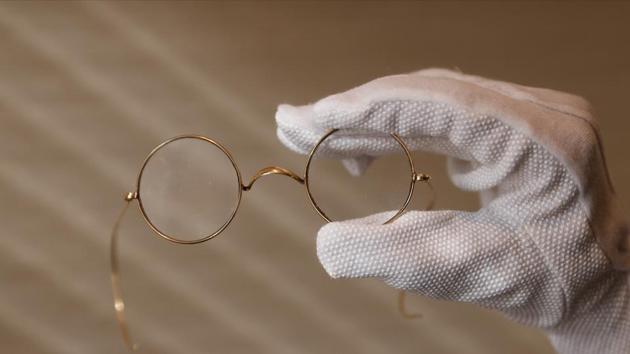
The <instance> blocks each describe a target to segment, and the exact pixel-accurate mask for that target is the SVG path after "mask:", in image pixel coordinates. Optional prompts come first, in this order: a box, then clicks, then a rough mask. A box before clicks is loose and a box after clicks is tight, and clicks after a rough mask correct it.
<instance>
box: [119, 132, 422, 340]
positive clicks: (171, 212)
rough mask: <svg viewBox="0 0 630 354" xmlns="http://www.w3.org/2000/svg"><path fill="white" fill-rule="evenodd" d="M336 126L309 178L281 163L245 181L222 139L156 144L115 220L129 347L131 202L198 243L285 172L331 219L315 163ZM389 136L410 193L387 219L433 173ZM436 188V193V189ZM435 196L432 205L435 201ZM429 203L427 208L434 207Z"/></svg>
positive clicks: (150, 219) (161, 226) (160, 227)
mask: <svg viewBox="0 0 630 354" xmlns="http://www.w3.org/2000/svg"><path fill="white" fill-rule="evenodd" d="M338 131H339V130H338V129H333V130H330V131H328V132H327V133H326V134H324V135H323V136H322V137H321V138H320V139H319V140H318V141H317V142H316V144H315V145H314V146H313V148H312V149H311V151H310V153H309V155H308V159H307V161H306V167H305V170H304V177H300V176H299V175H298V174H296V173H294V172H292V171H290V170H288V169H285V168H282V167H278V166H269V167H265V168H262V169H260V170H258V172H256V173H255V174H254V176H253V177H252V178H251V180H250V181H249V183H247V184H244V183H243V179H242V175H241V172H240V170H239V168H238V165H237V164H236V161H235V159H234V158H233V157H232V155H231V154H230V152H229V151H228V149H227V148H226V147H224V146H223V145H222V144H221V143H219V142H217V141H215V140H212V139H210V138H207V137H205V136H201V135H181V136H177V137H174V138H171V139H168V140H166V141H164V142H163V143H161V144H159V145H158V146H156V147H155V148H154V149H153V150H152V151H151V152H150V153H149V155H148V156H147V157H146V158H145V160H144V162H143V164H142V167H141V169H140V173H139V174H138V178H137V180H136V188H135V190H134V191H133V192H129V193H127V194H126V195H125V198H124V199H125V201H126V203H125V207H124V208H123V210H122V212H121V213H120V215H119V217H118V219H117V220H116V222H115V224H114V227H113V230H112V234H111V244H110V257H111V258H110V261H111V282H112V289H113V295H114V308H115V311H116V319H117V322H118V325H119V327H120V329H121V332H122V336H123V340H124V342H125V344H126V345H127V347H128V348H130V349H131V350H136V349H137V348H138V346H137V345H136V344H134V342H133V340H132V339H131V336H130V334H129V329H128V325H127V322H126V319H125V303H124V300H123V294H122V289H121V286H120V272H119V266H118V253H117V248H118V247H117V243H118V229H119V226H120V222H121V220H122V218H123V216H124V214H125V212H126V210H127V208H128V206H129V204H130V202H132V201H134V200H137V201H138V205H139V208H140V211H141V213H142V216H143V218H144V220H145V221H146V223H147V224H148V225H149V227H150V228H151V230H152V231H153V232H154V233H155V234H157V235H159V236H160V237H162V238H164V239H166V240H168V241H170V242H174V243H178V244H198V243H202V242H205V241H208V240H210V239H212V238H214V237H216V236H218V235H219V234H221V233H222V232H223V231H225V229H226V228H227V227H228V226H229V225H230V223H231V222H232V221H233V220H234V218H235V216H236V213H237V211H238V209H239V206H240V203H241V199H242V195H243V192H246V191H249V190H251V189H252V187H253V185H254V184H255V183H256V181H258V180H259V179H260V178H262V177H264V176H268V175H284V176H287V177H290V178H291V179H293V180H295V181H296V182H298V183H300V184H302V185H304V186H305V187H306V193H307V196H308V199H309V201H310V203H311V204H312V206H313V208H314V209H315V210H316V211H317V213H318V214H319V215H320V216H321V217H322V218H323V219H324V220H325V221H327V222H331V221H332V219H331V218H330V217H329V215H328V214H327V212H325V211H324V210H323V208H322V207H321V206H320V204H319V203H318V201H317V199H316V197H315V195H314V194H315V193H314V191H313V187H312V184H313V182H312V179H313V177H312V175H313V172H312V169H313V168H312V166H313V165H314V160H315V156H316V154H317V152H318V151H319V150H320V148H321V147H322V146H324V143H325V142H327V140H328V139H329V138H330V137H331V136H333V135H334V134H335V133H337V132H338ZM390 137H391V138H392V139H393V140H394V141H395V142H396V144H397V145H398V146H399V147H400V149H401V151H402V153H403V155H404V159H405V160H406V161H405V165H406V166H407V167H406V169H407V171H408V172H405V174H407V173H408V174H407V176H408V177H406V178H405V179H407V181H406V182H404V183H405V184H406V185H407V187H406V193H405V196H404V198H402V199H401V200H400V201H399V207H398V210H397V211H396V212H394V213H393V214H392V215H391V216H389V218H388V219H387V220H385V221H384V222H383V224H388V223H391V222H393V221H394V220H396V219H397V218H398V217H400V216H401V215H402V214H403V213H404V211H405V209H406V208H407V207H408V205H409V203H410V202H411V200H412V196H413V192H414V188H415V184H416V182H425V183H426V184H427V185H428V186H429V187H431V184H430V183H429V180H430V177H429V176H428V175H426V174H422V173H417V172H416V170H415V167H414V164H413V160H412V158H411V154H410V152H409V149H408V147H407V146H406V144H405V143H404V141H403V140H402V138H401V137H400V136H398V135H397V134H394V133H391V134H390ZM430 189H431V193H433V189H432V188H430ZM433 200H434V198H433V196H432V201H431V206H432V204H433ZM431 206H430V207H428V208H427V209H430V208H431ZM404 296H405V295H404V292H401V293H400V296H399V311H400V312H401V314H402V315H403V317H405V318H414V317H417V316H416V315H412V314H408V313H407V311H406V310H405V307H404Z"/></svg>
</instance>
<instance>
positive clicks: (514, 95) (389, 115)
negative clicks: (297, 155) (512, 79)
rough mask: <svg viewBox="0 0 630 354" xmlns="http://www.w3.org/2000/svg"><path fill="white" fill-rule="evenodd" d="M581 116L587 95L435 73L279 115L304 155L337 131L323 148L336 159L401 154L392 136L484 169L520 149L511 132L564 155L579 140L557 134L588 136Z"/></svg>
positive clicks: (283, 134)
mask: <svg viewBox="0 0 630 354" xmlns="http://www.w3.org/2000/svg"><path fill="white" fill-rule="evenodd" d="M543 97H544V99H543ZM567 118H569V119H567ZM574 118H579V119H577V121H579V122H578V123H577V125H579V126H580V128H582V125H583V123H584V121H590V119H591V118H590V115H589V113H588V103H586V101H584V100H583V99H582V98H580V97H577V96H573V95H569V94H564V93H560V92H556V91H552V90H546V89H536V88H527V87H523V86H519V85H513V84H508V83H502V82H498V81H492V80H486V79H482V78H478V77H474V76H468V75H463V74H459V73H455V72H450V71H447V70H435V69H433V70H425V71H420V72H417V73H414V74H406V75H395V76H388V77H384V78H380V79H377V80H374V81H371V82H369V83H367V84H365V85H362V86H359V87H357V88H354V89H351V90H349V91H346V92H343V93H340V94H336V95H332V96H329V97H326V98H324V99H322V100H320V101H319V102H316V103H315V104H312V105H306V106H299V107H296V106H290V105H281V106H279V107H278V111H277V113H276V121H277V124H278V136H279V138H280V140H281V141H282V142H283V143H284V144H285V145H287V146H288V147H289V148H291V149H293V150H295V151H298V152H301V153H306V152H308V151H309V150H310V149H311V148H312V146H313V145H314V144H315V143H316V142H317V140H318V139H319V138H320V137H321V136H322V135H323V134H324V133H325V132H326V131H327V130H329V129H332V128H335V129H341V131H340V132H339V133H336V134H335V135H333V136H332V137H331V138H330V139H329V141H327V142H326V143H325V144H324V145H323V147H322V151H321V153H324V154H326V155H328V156H330V157H337V158H347V157H356V156H366V155H367V156H378V155H383V154H388V153H391V152H394V151H397V149H398V147H397V145H396V142H395V141H393V140H392V139H391V138H390V137H389V133H397V134H398V135H400V136H402V137H403V139H404V140H405V142H407V144H408V145H409V147H410V148H411V149H412V150H425V151H433V152H437V153H441V154H445V155H448V156H452V157H456V158H458V159H463V160H467V161H475V162H478V163H481V164H488V163H492V162H493V161H492V160H493V159H495V160H496V157H497V156H500V155H502V154H505V153H509V150H510V149H511V148H514V146H515V145H517V144H513V143H512V140H514V139H519V138H520V137H521V134H512V131H513V129H512V128H517V130H518V132H520V133H524V135H525V136H527V137H535V138H536V139H537V140H540V141H539V142H542V143H545V142H546V143H550V145H554V144H555V145H557V146H559V147H560V148H559V149H558V150H561V148H562V147H565V145H566V143H567V142H568V143H571V142H572V141H571V139H572V136H568V137H558V136H557V135H559V134H560V135H561V134H562V132H573V133H575V132H576V131H579V132H582V131H584V130H583V129H578V130H576V128H575V125H576V119H574ZM497 121H498V123H499V124H496V122H497ZM506 125H507V126H508V129H504V128H505V126H506ZM585 132H586V133H589V132H590V131H589V130H588V129H587V130H586V131H585ZM591 133H592V132H591ZM550 134H554V136H550ZM578 135H579V134H578ZM567 140H569V141H567ZM577 140H578V141H576V142H575V143H574V144H573V145H578V146H577V150H580V144H579V143H580V142H583V141H584V140H583V139H581V140H580V139H577ZM479 142H481V143H479ZM581 145H582V146H584V145H585V144H581ZM585 148H588V146H586V147H585ZM497 149H499V150H500V151H498V152H499V154H497Z"/></svg>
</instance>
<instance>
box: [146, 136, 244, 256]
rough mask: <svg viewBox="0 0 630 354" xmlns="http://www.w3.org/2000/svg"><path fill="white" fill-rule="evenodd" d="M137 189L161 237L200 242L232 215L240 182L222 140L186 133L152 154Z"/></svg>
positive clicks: (176, 240) (217, 230) (150, 220)
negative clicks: (221, 142) (218, 141)
mask: <svg viewBox="0 0 630 354" xmlns="http://www.w3.org/2000/svg"><path fill="white" fill-rule="evenodd" d="M138 192H139V199H140V204H141V207H142V210H143V212H144V214H145V216H146V218H147V220H148V221H149V223H150V224H151V225H152V226H153V227H154V228H155V229H157V231H159V233H161V234H162V236H164V237H166V238H168V239H170V240H171V241H175V242H182V243H195V242H201V241H203V240H205V239H208V238H210V237H213V236H216V234H217V233H219V232H220V231H222V230H223V229H224V228H225V227H226V226H227V224H228V223H229V222H230V221H231V220H232V218H233V216H234V214H235V213H236V210H237V208H238V205H239V201H240V195H241V181H240V179H239V175H238V172H237V169H236V166H235V165H234V164H233V162H232V160H231V159H230V157H229V155H228V153H227V152H226V151H224V149H223V148H222V147H221V146H220V145H219V144H218V143H216V142H214V141H212V140H210V139H208V138H205V137H198V136H186V137H178V138H174V139H171V140H169V141H167V142H166V143H164V144H162V145H160V146H159V147H158V148H156V149H155V150H154V151H153V152H152V153H151V155H150V156H149V158H148V159H147V161H146V163H145V165H144V167H143V170H142V173H141V175H140V181H139V186H138Z"/></svg>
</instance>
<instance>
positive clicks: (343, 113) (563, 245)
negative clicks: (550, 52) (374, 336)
mask: <svg viewBox="0 0 630 354" xmlns="http://www.w3.org/2000/svg"><path fill="white" fill-rule="evenodd" d="M276 120H277V124H278V137H279V139H280V140H281V141H282V142H283V143H284V144H285V145H286V146H287V147H289V148H290V149H292V150H295V151H297V152H300V153H307V152H308V151H309V150H310V149H311V148H312V146H313V145H314V144H315V142H316V141H317V140H318V139H319V137H320V136H321V135H322V134H323V133H324V132H325V131H326V130H328V129H331V128H339V129H341V131H340V132H338V133H336V134H335V137H334V139H333V138H331V141H334V142H335V143H334V144H330V143H327V144H325V145H324V146H323V147H322V153H325V154H327V155H328V156H331V157H336V158H340V159H343V160H344V161H345V165H346V166H347V167H349V169H350V170H351V171H352V172H354V173H361V171H362V170H364V169H365V168H367V167H368V165H369V162H370V161H371V160H372V159H373V158H375V157H377V156H380V155H384V154H388V153H390V152H394V151H396V149H397V148H398V147H397V146H395V142H392V141H391V139H389V133H392V132H393V133H397V134H399V135H400V136H401V137H402V138H403V139H404V140H405V142H406V143H407V145H408V146H409V147H410V148H411V149H412V150H423V151H431V152H436V153H440V154H444V155H446V156H447V157H448V169H449V175H450V178H451V180H452V181H453V183H454V184H455V185H456V186H458V187H459V188H462V189H464V190H469V191H478V192H480V195H481V200H482V206H483V207H482V208H481V209H480V210H478V211H476V212H465V211H457V210H440V211H410V212H407V213H406V214H404V215H403V216H401V217H400V218H399V219H398V220H397V221H395V222H394V223H392V224H388V225H380V224H379V223H378V222H375V221H376V220H380V219H381V218H382V216H381V215H373V216H370V217H367V218H364V219H359V220H351V221H344V222H333V223H329V224H327V225H325V226H324V227H322V228H321V230H320V231H319V233H318V238H317V254H318V257H319V259H320V262H321V263H322V265H323V267H324V268H325V270H326V271H327V272H328V274H329V275H330V276H331V277H333V278H360V277H377V278H381V279H383V280H384V281H385V282H386V283H388V284H389V285H391V286H393V287H396V288H400V289H405V290H409V291H415V292H418V293H420V294H423V295H426V296H430V297H433V298H439V299H447V300H453V301H464V302H472V303H476V304H479V305H481V306H484V307H488V308H491V309H495V310H499V311H501V312H503V313H504V314H506V315H507V316H508V317H509V318H511V319H513V320H515V321H518V322H519V323H522V324H526V325H531V326H536V327H539V328H542V329H544V330H545V331H546V332H547V333H548V335H549V337H550V339H551V342H552V344H553V345H554V347H555V348H556V349H557V350H558V352H560V353H572V354H576V353H577V354H580V353H603V352H606V353H627V352H630V290H629V277H628V273H627V272H626V270H627V269H628V268H630V236H629V232H628V227H627V224H626V222H625V220H624V219H623V217H622V216H621V213H620V208H619V207H618V206H617V202H616V199H615V198H616V197H615V195H614V191H613V189H612V185H611V184H610V181H609V178H608V172H607V170H606V166H605V161H604V157H603V154H602V151H601V142H600V138H599V133H598V130H597V125H596V124H597V123H596V122H595V120H594V118H593V117H592V116H591V113H590V108H589V105H588V103H587V102H586V101H585V100H583V99H582V98H580V97H577V96H573V95H570V94H565V93H561V92H557V91H552V90H547V89H538V88H530V87H524V86H519V85H515V84H510V83H505V82H499V81H493V80H488V79H484V78H480V77H475V76H469V75H463V74H460V73H456V72H452V71H448V70H441V69H429V70H423V71H419V72H416V73H412V74H407V75H396V76H389V77H385V78H381V79H377V80H374V81H372V82H369V83H367V84H365V85H362V86H359V87H357V88H354V89H352V90H349V91H347V92H344V93H341V94H337V95H333V96H330V97H327V98H324V99H322V100H320V101H318V102H316V103H315V104H312V105H307V106H301V107H294V106H289V105H281V106H280V107H279V108H278V112H277V114H276ZM344 132H351V133H352V134H345V135H344Z"/></svg>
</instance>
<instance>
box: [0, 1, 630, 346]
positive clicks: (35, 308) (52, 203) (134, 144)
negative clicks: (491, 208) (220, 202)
mask: <svg viewBox="0 0 630 354" xmlns="http://www.w3.org/2000/svg"><path fill="white" fill-rule="evenodd" d="M628 43H630V6H629V5H628V4H624V3H601V2H597V3H595V2H593V3H569V2H563V3H509V4H500V3H470V2H466V3H359V2H352V3H331V2H328V3H299V4H298V3H288V2H286V3H270V2H265V3H203V2H194V3H183V2H177V3H170V2H122V3H98V2H82V3H78V2H76V3H57V2H55V3H53V2H40V3H37V2H35V3H32V2H1V3H0V154H1V155H0V161H1V162H0V196H1V199H0V200H1V203H0V225H1V226H2V235H1V236H0V275H1V276H0V279H2V283H3V285H2V290H1V291H0V343H1V344H0V345H1V347H2V352H6V353H81V354H84V353H122V352H124V348H123V346H122V342H121V340H120V338H119V337H118V332H117V328H116V326H115V322H114V316H113V310H112V305H111V298H110V288H109V279H108V232H109V227H110V225H111V223H112V222H113V220H114V219H115V216H116V213H117V210H118V208H119V207H120V206H121V204H122V201H121V194H122V193H123V192H125V191H128V190H130V189H132V188H133V184H134V177H135V174H136V173H137V170H138V168H139V165H140V162H141V161H142V159H143V157H144V156H145V154H146V153H147V152H148V151H149V150H150V149H151V147H153V146H154V145H155V144H157V143H158V142H160V141H161V140H163V139H165V138H167V137H170V136H172V135H176V134H179V133H184V132H186V133H188V132H195V133H201V134H206V135H210V136H212V137H215V138H217V139H219V140H221V141H223V142H225V143H226V144H227V145H229V146H230V148H231V149H232V150H233V152H234V154H235V155H236V156H237V157H238V163H239V165H240V166H241V169H242V171H243V173H244V175H245V176H251V175H252V174H253V173H254V172H255V170H256V169H257V168H259V167H262V166H264V165H267V164H280V165H282V166H285V167H289V168H292V169H296V170H301V168H302V166H303V163H304V158H303V157H302V156H298V155H295V154H293V153H291V152H289V151H286V150H285V149H284V148H283V147H282V146H281V145H280V144H279V143H278V142H277V140H276V138H275V124H274V121H273V114H274V110H275V106H276V105H277V104H278V103H282V102H289V103H296V104H301V103H307V102H310V101H313V100H316V99H318V98H320V97H322V96H325V95H328V94H331V93H334V92H337V91H341V90H344V89H347V88H350V87H353V86H355V85H358V84H361V83H363V82H365V81H368V80H370V79H372V78H375V77H378V76H382V75H387V74H392V73H400V72H406V71H411V70H416V69H420V68H424V67H429V66H440V67H450V68H452V67H458V68H460V69H461V70H463V71H464V72H469V73H475V74H478V75H484V76H490V77H495V78H499V79H502V80H506V81H515V82H518V83H522V84H526V85H533V86H544V87H550V88H555V89H559V90H564V91H569V92H573V93H577V94H580V95H584V96H586V97H587V98H588V99H590V100H591V101H592V103H593V104H594V105H595V107H596V109H597V111H598V116H599V118H600V121H601V129H602V132H603V136H604V139H605V148H606V150H607V151H606V152H607V157H608V161H609V166H610V169H611V173H612V176H613V179H614V181H616V186H617V189H618V192H619V194H620V196H621V199H622V200H625V201H627V200H628V199H629V198H630V185H628V184H627V183H625V182H626V181H628V180H630V165H629V164H628V163H627V162H628V153H627V151H628V148H629V147H630V145H629V143H628V136H629V135H628V128H630V124H629V123H628V119H627V118H628V113H627V102H628V97H629V92H630V65H628V63H630V49H629V48H628ZM416 161H417V162H418V163H419V164H422V166H423V170H426V171H427V172H430V173H431V174H433V175H434V176H435V177H436V178H437V181H436V184H437V189H438V191H439V193H440V200H439V204H438V206H439V207H441V208H462V209H474V208H475V207H476V199H475V197H474V196H471V195H465V194H463V193H461V192H458V191H456V190H455V189H454V188H453V187H452V186H451V185H450V183H449V182H448V180H447V179H444V176H445V175H444V168H443V161H442V159H440V158H437V157H432V156H423V155H422V154H416ZM245 197H246V203H244V205H243V207H242V209H241V210H240V212H239V215H238V216H237V220H236V221H237V222H235V223H234V224H233V225H232V226H231V227H230V229H229V230H228V231H227V232H226V234H224V235H222V236H221V237H220V238H218V239H216V240H213V241H212V242H209V243H206V244H203V245H200V246H197V247H182V246H172V245H170V244H168V243H166V242H164V241H162V240H159V239H157V238H155V237H153V236H152V234H151V233H150V232H149V231H148V230H147V229H146V227H145V226H144V224H143V223H142V221H141V219H140V216H139V214H138V212H137V211H136V209H135V208H134V209H133V212H132V213H130V214H129V216H128V218H127V219H126V221H125V223H124V225H123V235H124V236H125V238H124V240H123V242H122V247H123V249H124V251H123V253H122V257H123V267H124V270H125V279H124V284H125V286H126V291H127V294H128V297H129V304H128V305H129V307H130V321H131V324H132V326H133V327H132V330H134V334H135V335H136V337H138V339H139V341H140V342H142V344H143V351H144V352H146V353H330V352H335V353H506V352H509V353H533V352H535V353H551V352H552V350H551V348H550V346H549V344H548V343H547V341H546V339H545V338H544V336H543V335H542V334H541V333H540V332H538V331H537V330H533V329H528V328H523V327H520V326H518V325H515V324H512V323H510V322H508V321H506V320H504V319H502V318H501V316H500V315H498V314H495V313H492V312H489V311H484V310H480V309H478V308H476V307H473V306H470V305H464V304H447V303H441V302H436V301H431V300H427V299H424V298H421V297H418V296H414V297H412V298H411V299H410V306H412V307H413V308H414V309H417V310H419V311H421V312H422V313H423V314H424V318H423V319H421V320H419V321H415V322H409V321H405V320H403V319H401V318H400V317H399V316H398V314H397V313H396V309H395V302H394V299H395V292H394V291H393V290H391V289H389V288H387V287H386V286H385V285H383V284H381V283H380V282H378V281H376V280H364V281H359V280H354V281H332V280H330V279H328V278H327V277H326V275H325V274H324V272H323V270H322V269H321V268H320V266H319V264H318V262H317V259H316V255H315V250H314V235H315V233H316V231H317V229H318V228H319V227H320V226H321V224H322V223H321V221H320V219H319V218H318V217H317V215H316V214H315V213H314V212H313V210H311V209H310V206H309V205H308V203H307V201H306V198H305V195H304V192H303V190H302V189H301V188H299V186H298V185H297V184H292V183H288V182H287V181H286V180H284V179H283V178H277V179H273V178H272V179H268V180H265V181H264V183H261V184H260V185H259V186H258V185H257V190H256V193H251V194H248V195H246V196H245ZM418 199H419V200H420V201H418V200H417V201H416V202H415V204H416V205H420V204H421V199H422V197H419V198H418Z"/></svg>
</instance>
